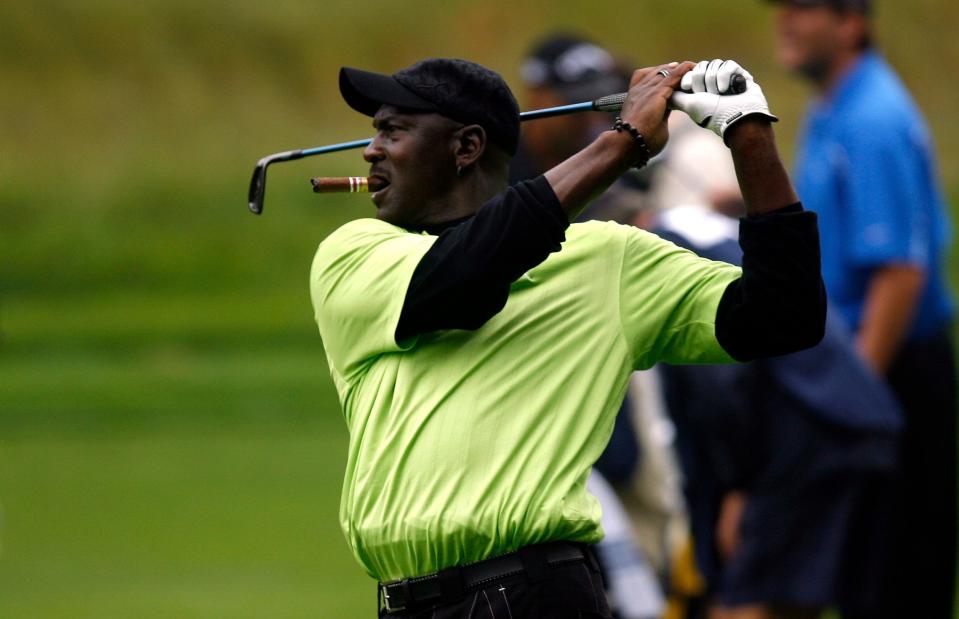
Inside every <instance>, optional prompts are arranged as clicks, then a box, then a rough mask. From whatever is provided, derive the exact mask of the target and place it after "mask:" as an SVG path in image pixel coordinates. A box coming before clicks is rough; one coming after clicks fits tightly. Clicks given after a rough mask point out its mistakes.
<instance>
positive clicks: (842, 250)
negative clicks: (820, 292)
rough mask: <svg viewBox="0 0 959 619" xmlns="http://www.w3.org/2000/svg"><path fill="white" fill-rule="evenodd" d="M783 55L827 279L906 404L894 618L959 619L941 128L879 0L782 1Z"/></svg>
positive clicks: (894, 531) (888, 609) (891, 577)
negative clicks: (892, 40) (881, 28)
mask: <svg viewBox="0 0 959 619" xmlns="http://www.w3.org/2000/svg"><path fill="white" fill-rule="evenodd" d="M777 4H778V5H779V6H778V7H777V13H776V32H777V35H778V52H779V57H780V60H781V62H782V63H783V64H784V65H785V66H786V68H788V69H789V70H790V71H793V72H795V73H797V74H799V75H800V76H802V77H803V78H805V79H806V80H807V81H808V82H809V83H810V84H811V85H812V86H813V88H814V89H815V97H814V99H813V101H812V104H811V105H810V107H809V110H808V117H807V119H806V122H805V126H804V127H803V130H802V132H801V136H800V140H799V154H798V158H797V169H796V174H795V178H796V183H797V189H798V191H799V195H800V197H801V198H802V199H803V202H804V204H805V205H806V206H807V207H809V208H810V209H811V210H814V211H816V212H817V213H818V214H819V216H820V218H821V221H822V239H821V240H822V259H823V278H824V280H825V282H826V287H827V291H828V294H829V296H830V299H831V300H832V301H833V302H834V304H835V308H836V309H837V310H838V311H839V312H841V313H842V315H843V318H845V320H846V322H847V323H848V324H850V325H851V327H852V329H853V331H854V332H855V337H856V343H857V348H858V350H859V352H860V354H861V355H862V356H863V358H864V359H865V360H866V361H867V362H868V363H869V365H870V366H871V367H872V368H873V370H875V372H877V373H878V374H880V375H882V376H884V377H885V378H886V380H887V381H888V383H889V385H890V386H891V387H892V388H893V390H894V392H895V393H896V395H897V397H898V399H899V401H900V403H901V405H902V407H903V409H904V411H905V416H906V420H905V429H904V432H903V450H902V479H901V480H900V482H899V483H898V485H897V491H898V499H897V504H896V514H895V517H896V520H895V522H896V525H895V526H894V527H893V528H891V530H890V532H889V534H890V542H891V543H892V546H893V547H892V550H891V555H890V556H891V560H890V561H889V562H888V563H889V565H890V566H891V569H890V571H889V573H888V574H887V576H886V586H885V587H884V590H883V592H884V595H885V596H886V598H887V599H886V603H885V604H884V612H883V615H882V616H888V617H923V618H924V619H952V617H953V598H954V587H955V578H956V527H957V508H956V500H957V496H956V494H957V493H956V487H957V476H956V466H957V465H956V442H957V433H956V416H957V411H956V366H955V358H954V351H953V345H952V341H951V339H952V338H951V329H952V321H953V313H954V308H953V303H952V299H951V295H950V293H949V291H948V288H947V284H946V274H945V268H944V261H945V259H946V256H947V253H948V245H949V234H950V224H949V221H948V219H947V208H946V203H945V199H944V196H943V192H942V190H941V187H940V184H939V180H938V174H937V169H936V167H937V166H936V158H935V153H934V149H933V144H932V138H931V136H930V133H929V129H928V127H927V126H926V123H925V121H924V120H923V117H922V113H921V112H920V110H919V109H918V107H917V106H916V104H915V102H914V101H913V100H912V98H911V96H910V95H909V93H908V92H907V90H906V88H905V86H904V85H903V84H902V82H901V81H900V80H899V78H898V77H897V75H896V73H895V71H894V70H893V69H892V68H891V67H890V66H889V64H888V63H887V62H886V60H885V59H884V58H883V57H882V55H881V54H880V53H879V52H878V50H877V49H876V42H875V37H874V30H873V15H872V13H873V3H872V2H871V1H870V0H780V1H779V2H777Z"/></svg>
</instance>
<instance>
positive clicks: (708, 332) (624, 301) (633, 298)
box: [619, 229, 741, 369]
mask: <svg viewBox="0 0 959 619" xmlns="http://www.w3.org/2000/svg"><path fill="white" fill-rule="evenodd" d="M625 236H626V238H625V242H624V243H623V262H622V270H621V273H620V299H619V301H620V303H619V307H620V319H621V322H622V328H623V333H624V336H625V338H626V341H627V344H628V346H629V348H630V352H631V354H632V358H633V362H634V364H635V367H636V368H637V369H639V368H648V367H650V366H652V365H654V364H655V363H657V362H660V361H662V362H666V363H674V364H704V363H732V362H733V359H732V358H731V357H730V356H729V355H728V354H727V353H726V351H725V350H723V348H722V347H721V346H720V345H719V342H718V341H717V340H716V309H717V307H718V306H719V300H720V299H721V298H722V295H723V292H724V291H725V290H726V287H727V286H728V285H729V284H730V282H732V281H733V280H735V279H737V278H738V277H739V276H740V275H741V270H740V269H739V267H735V266H732V265H730V264H726V263H724V262H714V261H712V260H706V259H704V258H700V257H699V256H697V255H695V254H694V253H692V252H690V251H687V250H685V249H682V248H680V247H677V246H676V245H674V244H673V243H670V242H668V241H664V240H663V239H660V238H659V237H657V236H656V235H654V234H651V233H648V232H645V231H642V230H639V229H626V230H625Z"/></svg>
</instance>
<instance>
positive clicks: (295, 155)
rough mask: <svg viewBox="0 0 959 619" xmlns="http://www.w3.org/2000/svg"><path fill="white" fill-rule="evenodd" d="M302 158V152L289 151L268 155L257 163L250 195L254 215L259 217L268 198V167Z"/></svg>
mask: <svg viewBox="0 0 959 619" xmlns="http://www.w3.org/2000/svg"><path fill="white" fill-rule="evenodd" d="M301 157H303V151H302V150H287V151H284V152H282V153H274V154H272V155H267V156H266V157H264V158H263V159H260V160H259V161H257V162H256V167H255V168H253V178H251V179H250V195H249V203H250V211H251V212H252V213H253V214H254V215H259V214H261V213H262V212H263V198H264V197H265V196H266V168H267V166H269V165H270V164H271V163H276V162H277V161H292V160H294V159H299V158H301Z"/></svg>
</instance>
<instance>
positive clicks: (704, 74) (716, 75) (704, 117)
mask: <svg viewBox="0 0 959 619" xmlns="http://www.w3.org/2000/svg"><path fill="white" fill-rule="evenodd" d="M735 75H742V76H743V77H744V78H746V91H745V92H743V93H741V94H734V93H733V90H732V88H731V86H732V82H733V76H735ZM670 105H671V107H673V108H674V109H677V110H680V111H683V112H685V113H686V114H688V115H689V117H690V118H692V119H693V120H694V121H695V122H696V123H697V124H698V125H699V126H700V127H705V128H707V129H710V130H712V131H713V132H714V133H716V135H718V136H720V137H722V138H724V139H725V134H726V130H727V129H729V127H731V126H732V125H733V124H735V123H736V122H738V121H740V120H742V119H743V118H746V117H747V116H752V115H754V114H759V115H761V116H764V117H765V118H768V119H769V120H770V121H773V122H775V121H777V120H779V119H778V118H776V117H775V116H773V114H771V113H770V111H769V104H768V103H766V96H765V95H764V94H763V90H762V88H760V87H759V84H757V83H756V82H755V81H753V76H752V75H750V74H749V71H747V70H746V69H743V68H742V67H741V66H739V64H738V63H736V62H735V61H733V60H713V61H711V62H708V61H705V60H704V61H702V62H700V63H699V64H697V65H696V67H695V68H694V69H693V70H692V71H690V72H689V73H686V74H685V75H684V76H683V80H682V83H681V84H680V90H677V91H676V92H675V93H673V95H672V97H671V98H670Z"/></svg>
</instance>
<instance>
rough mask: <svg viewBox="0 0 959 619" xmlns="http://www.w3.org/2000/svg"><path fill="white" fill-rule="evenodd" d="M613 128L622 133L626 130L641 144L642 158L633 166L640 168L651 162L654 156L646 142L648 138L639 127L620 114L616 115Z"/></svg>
mask: <svg viewBox="0 0 959 619" xmlns="http://www.w3.org/2000/svg"><path fill="white" fill-rule="evenodd" d="M612 128H613V131H616V132H617V133H622V132H623V131H625V132H626V133H628V134H629V135H631V136H632V138H633V140H634V141H635V142H636V143H637V144H638V145H639V151H640V160H639V161H638V162H636V164H635V165H634V166H633V167H635V168H636V169H637V170H638V169H639V168H642V167H644V166H645V165H646V164H647V163H649V160H650V159H652V158H653V154H652V153H651V152H649V145H648V144H646V140H645V139H644V138H643V134H642V133H640V132H639V129H637V128H636V127H634V126H632V125H631V124H629V123H628V122H626V121H625V120H623V119H622V118H620V117H619V116H617V117H616V122H614V123H613V127H612Z"/></svg>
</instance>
